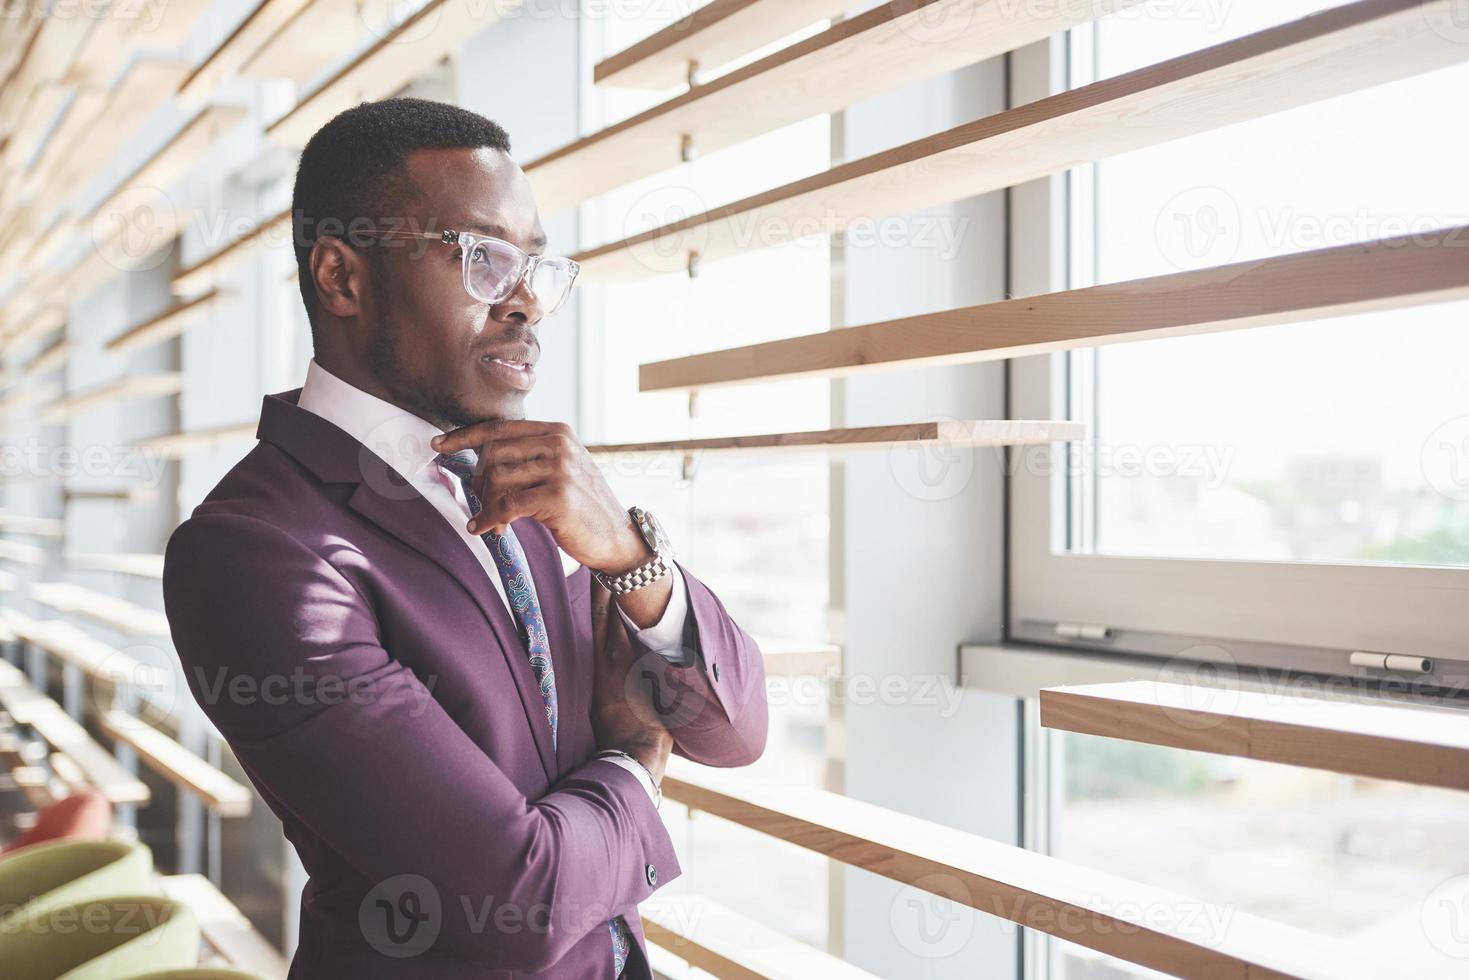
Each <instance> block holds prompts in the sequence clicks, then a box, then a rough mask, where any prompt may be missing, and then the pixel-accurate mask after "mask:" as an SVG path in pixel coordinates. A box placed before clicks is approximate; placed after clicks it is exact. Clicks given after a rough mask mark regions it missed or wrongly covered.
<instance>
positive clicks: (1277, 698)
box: [1040, 681, 1469, 790]
mask: <svg viewBox="0 0 1469 980" xmlns="http://www.w3.org/2000/svg"><path fill="white" fill-rule="evenodd" d="M1040 714H1041V725H1043V726H1044V727H1046V728H1053V729H1060V730H1063V731H1068V732H1077V733H1079V734H1082V735H1101V736H1105V737H1107V738H1118V739H1125V740H1127V741H1131V742H1146V743H1148V744H1150V745H1167V746H1171V747H1173V748H1178V749H1188V750H1191V751H1195V752H1211V753H1214V754H1216V755H1233V756H1239V757H1240V758H1244V759H1259V760H1262V761H1265V762H1279V763H1284V764H1285V765H1291V766H1305V767H1308V768H1311V769H1325V770H1328V771H1330V772H1340V773H1346V774H1348V775H1352V776H1365V777H1368V778H1372V779H1392V780H1397V781H1398V782H1404V783H1414V784H1417V785H1420V786H1440V787H1444V788H1447V789H1460V790H1469V712H1466V711H1462V710H1457V709H1453V708H1431V707H1417V706H1414V707H1407V706H1402V705H1394V704H1378V703H1369V702H1366V701H1337V700H1325V699H1322V698H1307V697H1299V696H1290V695H1284V694H1261V693H1258V692H1254V691H1240V690H1222V689H1213V688H1207V687H1192V686H1189V685H1185V684H1168V683H1161V682H1157V681H1128V682H1122V683H1116V684H1087V685H1082V686H1079V687H1057V688H1049V689H1047V690H1043V691H1041V693H1040Z"/></svg>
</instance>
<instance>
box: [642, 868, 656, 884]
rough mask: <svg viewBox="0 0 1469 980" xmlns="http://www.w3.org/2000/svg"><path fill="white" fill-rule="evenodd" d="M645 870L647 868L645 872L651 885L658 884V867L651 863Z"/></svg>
mask: <svg viewBox="0 0 1469 980" xmlns="http://www.w3.org/2000/svg"><path fill="white" fill-rule="evenodd" d="M644 870H645V872H646V873H647V875H648V884H650V885H657V884H658V869H657V868H655V867H653V866H652V865H651V864H650V865H648V867H647V868H646V869H644Z"/></svg>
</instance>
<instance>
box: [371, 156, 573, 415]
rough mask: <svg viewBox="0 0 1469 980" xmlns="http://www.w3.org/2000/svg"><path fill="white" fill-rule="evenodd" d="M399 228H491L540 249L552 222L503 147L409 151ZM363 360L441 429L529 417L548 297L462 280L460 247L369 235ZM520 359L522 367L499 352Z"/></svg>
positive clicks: (403, 401)
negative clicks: (497, 293)
mask: <svg viewBox="0 0 1469 980" xmlns="http://www.w3.org/2000/svg"><path fill="white" fill-rule="evenodd" d="M406 171H407V180H406V181H405V186H406V187H407V188H408V193H406V194H405V195H404V196H403V200H404V201H405V202H407V203H406V205H405V207H404V209H403V210H405V212H407V213H405V214H402V215H383V216H375V217H374V220H375V221H379V222H381V221H383V220H385V219H393V218H397V219H399V221H400V222H401V223H400V224H399V225H398V227H399V229H400V230H407V231H433V232H441V231H443V230H444V229H448V228H452V229H454V230H456V231H465V232H471V233H474V234H478V235H491V236H493V237H495V238H500V239H503V240H505V241H508V242H510V243H512V244H514V245H516V246H518V247H519V248H521V249H524V250H525V251H526V252H528V253H530V254H532V255H536V254H539V253H540V252H541V251H542V250H543V249H544V247H545V232H544V231H543V230H542V228H541V223H540V218H539V217H538V216H537V214H536V206H535V200H534V199H533V197H532V196H531V190H530V182H529V181H528V180H527V179H526V177H525V174H524V173H523V172H522V171H521V169H520V167H519V166H517V165H516V164H515V162H514V161H512V160H511V159H510V158H509V157H508V156H507V155H506V154H504V153H503V152H501V151H499V150H493V149H489V148H480V149H475V150H417V151H415V152H413V153H412V154H410V155H409V157H408V163H407V167H406ZM370 247H372V248H375V249H377V248H380V249H381V254H380V255H378V256H377V261H375V262H374V263H372V264H371V270H372V272H371V275H372V289H371V290H370V296H368V297H364V307H365V309H364V311H363V312H364V313H367V314H368V315H367V316H365V317H363V318H362V322H363V323H364V324H371V325H372V326H370V327H369V329H370V330H371V331H372V335H371V336H370V337H369V338H367V344H368V346H367V350H366V354H367V359H368V363H369V365H370V367H371V369H372V371H373V374H374V375H375V376H376V377H377V379H378V380H379V381H380V382H381V383H382V384H383V386H384V387H385V388H386V389H387V391H388V393H389V394H390V396H391V398H392V400H393V401H394V402H395V403H397V404H399V405H402V406H405V407H408V408H410V409H412V410H414V411H415V413H416V414H418V415H421V416H422V417H425V418H427V419H429V420H430V421H433V422H435V423H437V424H439V425H442V426H444V427H455V426H460V425H468V424H470V423H473V422H481V421H485V420H487V419H495V418H508V419H520V418H524V417H525V404H524V403H525V396H526V394H527V393H528V391H529V390H530V388H531V387H532V386H533V385H534V384H535V370H534V365H535V363H536V361H537V360H539V358H540V354H541V348H540V341H539V339H538V337H537V325H538V323H539V322H540V319H541V307H540V305H539V303H538V302H537V301H536V298H535V297H534V296H533V295H531V293H530V291H529V289H528V288H527V287H526V285H525V283H522V284H521V285H520V286H519V287H517V289H516V290H515V292H513V293H512V294H511V295H510V296H509V297H507V298H506V299H505V300H504V301H502V302H500V303H496V304H493V305H492V304H488V303H484V302H481V301H480V300H478V299H476V298H475V297H473V296H471V295H470V294H469V292H468V291H467V290H466V289H465V288H464V279H463V275H462V255H461V251H460V247H459V246H458V245H444V244H442V243H439V242H436V241H427V240H417V241H410V240H406V239H389V240H386V241H384V242H383V243H382V244H377V243H374V244H373V245H372V246H370ZM504 360H509V361H524V362H528V366H527V368H526V369H525V370H524V371H520V370H517V369H515V368H513V367H511V366H508V365H506V364H503V363H499V362H498V361H504Z"/></svg>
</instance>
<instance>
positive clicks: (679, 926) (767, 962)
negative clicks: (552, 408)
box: [638, 892, 876, 980]
mask: <svg viewBox="0 0 1469 980" xmlns="http://www.w3.org/2000/svg"><path fill="white" fill-rule="evenodd" d="M638 915H639V917H640V918H641V919H642V920H643V933H644V935H646V937H647V939H648V942H650V943H655V944H656V945H658V946H661V947H662V948H663V949H666V950H668V951H669V952H670V953H672V954H674V955H675V956H677V957H679V958H681V959H684V960H687V961H688V964H689V965H690V966H692V967H695V968H697V969H700V970H705V971H708V972H709V973H710V974H711V975H713V976H716V977H738V978H741V980H761V978H763V980H875V978H876V975H875V974H872V973H868V972H867V971H866V970H861V969H858V968H857V967H855V966H852V965H851V964H850V963H847V962H846V961H844V960H840V959H838V958H837V957H835V956H832V955H831V954H830V953H827V952H825V951H823V950H819V949H815V948H814V947H811V946H807V945H806V944H805V943H802V942H798V941H797V940H795V939H792V938H790V937H789V936H786V935H785V934H783V933H781V932H779V931H777V930H775V929H771V928H770V927H768V926H765V925H761V924H760V923H758V922H755V921H754V920H752V919H748V918H746V917H744V916H742V915H737V914H736V913H735V912H733V911H731V910H730V909H727V908H725V907H724V906H722V905H719V904H718V903H716V902H711V901H710V900H709V899H707V898H703V897H700V896H693V895H671V894H665V893H661V892H660V893H659V894H657V895H655V896H653V897H652V898H650V899H648V900H647V901H646V902H644V903H643V904H642V905H639V906H638Z"/></svg>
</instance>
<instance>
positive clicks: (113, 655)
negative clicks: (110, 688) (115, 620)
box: [0, 609, 171, 693]
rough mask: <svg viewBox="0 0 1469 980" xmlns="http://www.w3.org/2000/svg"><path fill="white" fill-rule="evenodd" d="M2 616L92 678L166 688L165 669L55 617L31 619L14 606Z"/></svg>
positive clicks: (18, 632) (145, 689)
mask: <svg viewBox="0 0 1469 980" xmlns="http://www.w3.org/2000/svg"><path fill="white" fill-rule="evenodd" d="M0 619H3V621H4V623H5V625H6V626H8V627H9V628H10V629H11V631H12V632H14V633H15V635H16V636H17V637H19V638H20V639H22V640H24V641H25V642H27V643H29V644H31V645H32V646H35V647H37V648H39V649H41V650H44V651H46V652H47V653H49V654H50V655H51V656H53V657H55V658H56V659H58V660H60V661H62V662H63V663H67V664H70V665H71V666H73V667H75V668H77V669H78V670H80V671H81V672H82V673H83V674H85V675H87V676H88V677H90V678H92V679H93V680H100V681H104V682H106V683H109V684H128V685H131V686H133V687H135V688H137V689H139V690H140V691H142V692H143V693H147V692H149V691H166V690H168V689H169V684H170V680H171V679H170V677H169V674H168V672H167V671H165V670H163V669H162V668H159V667H154V666H152V665H151V664H145V663H142V662H140V661H137V660H134V659H133V658H132V657H130V656H128V655H127V654H125V653H123V652H122V651H120V650H118V649H116V648H114V647H112V646H109V645H108V644H106V643H103V642H102V641H101V640H98V639H96V638H95V637H92V636H90V635H88V634H87V633H86V632H84V631H83V630H81V629H79V628H77V627H76V626H74V625H73V624H71V623H67V622H63V621H61V620H59V619H34V618H32V617H30V616H27V615H25V614H23V613H20V612H17V611H16V610H14V609H0Z"/></svg>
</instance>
